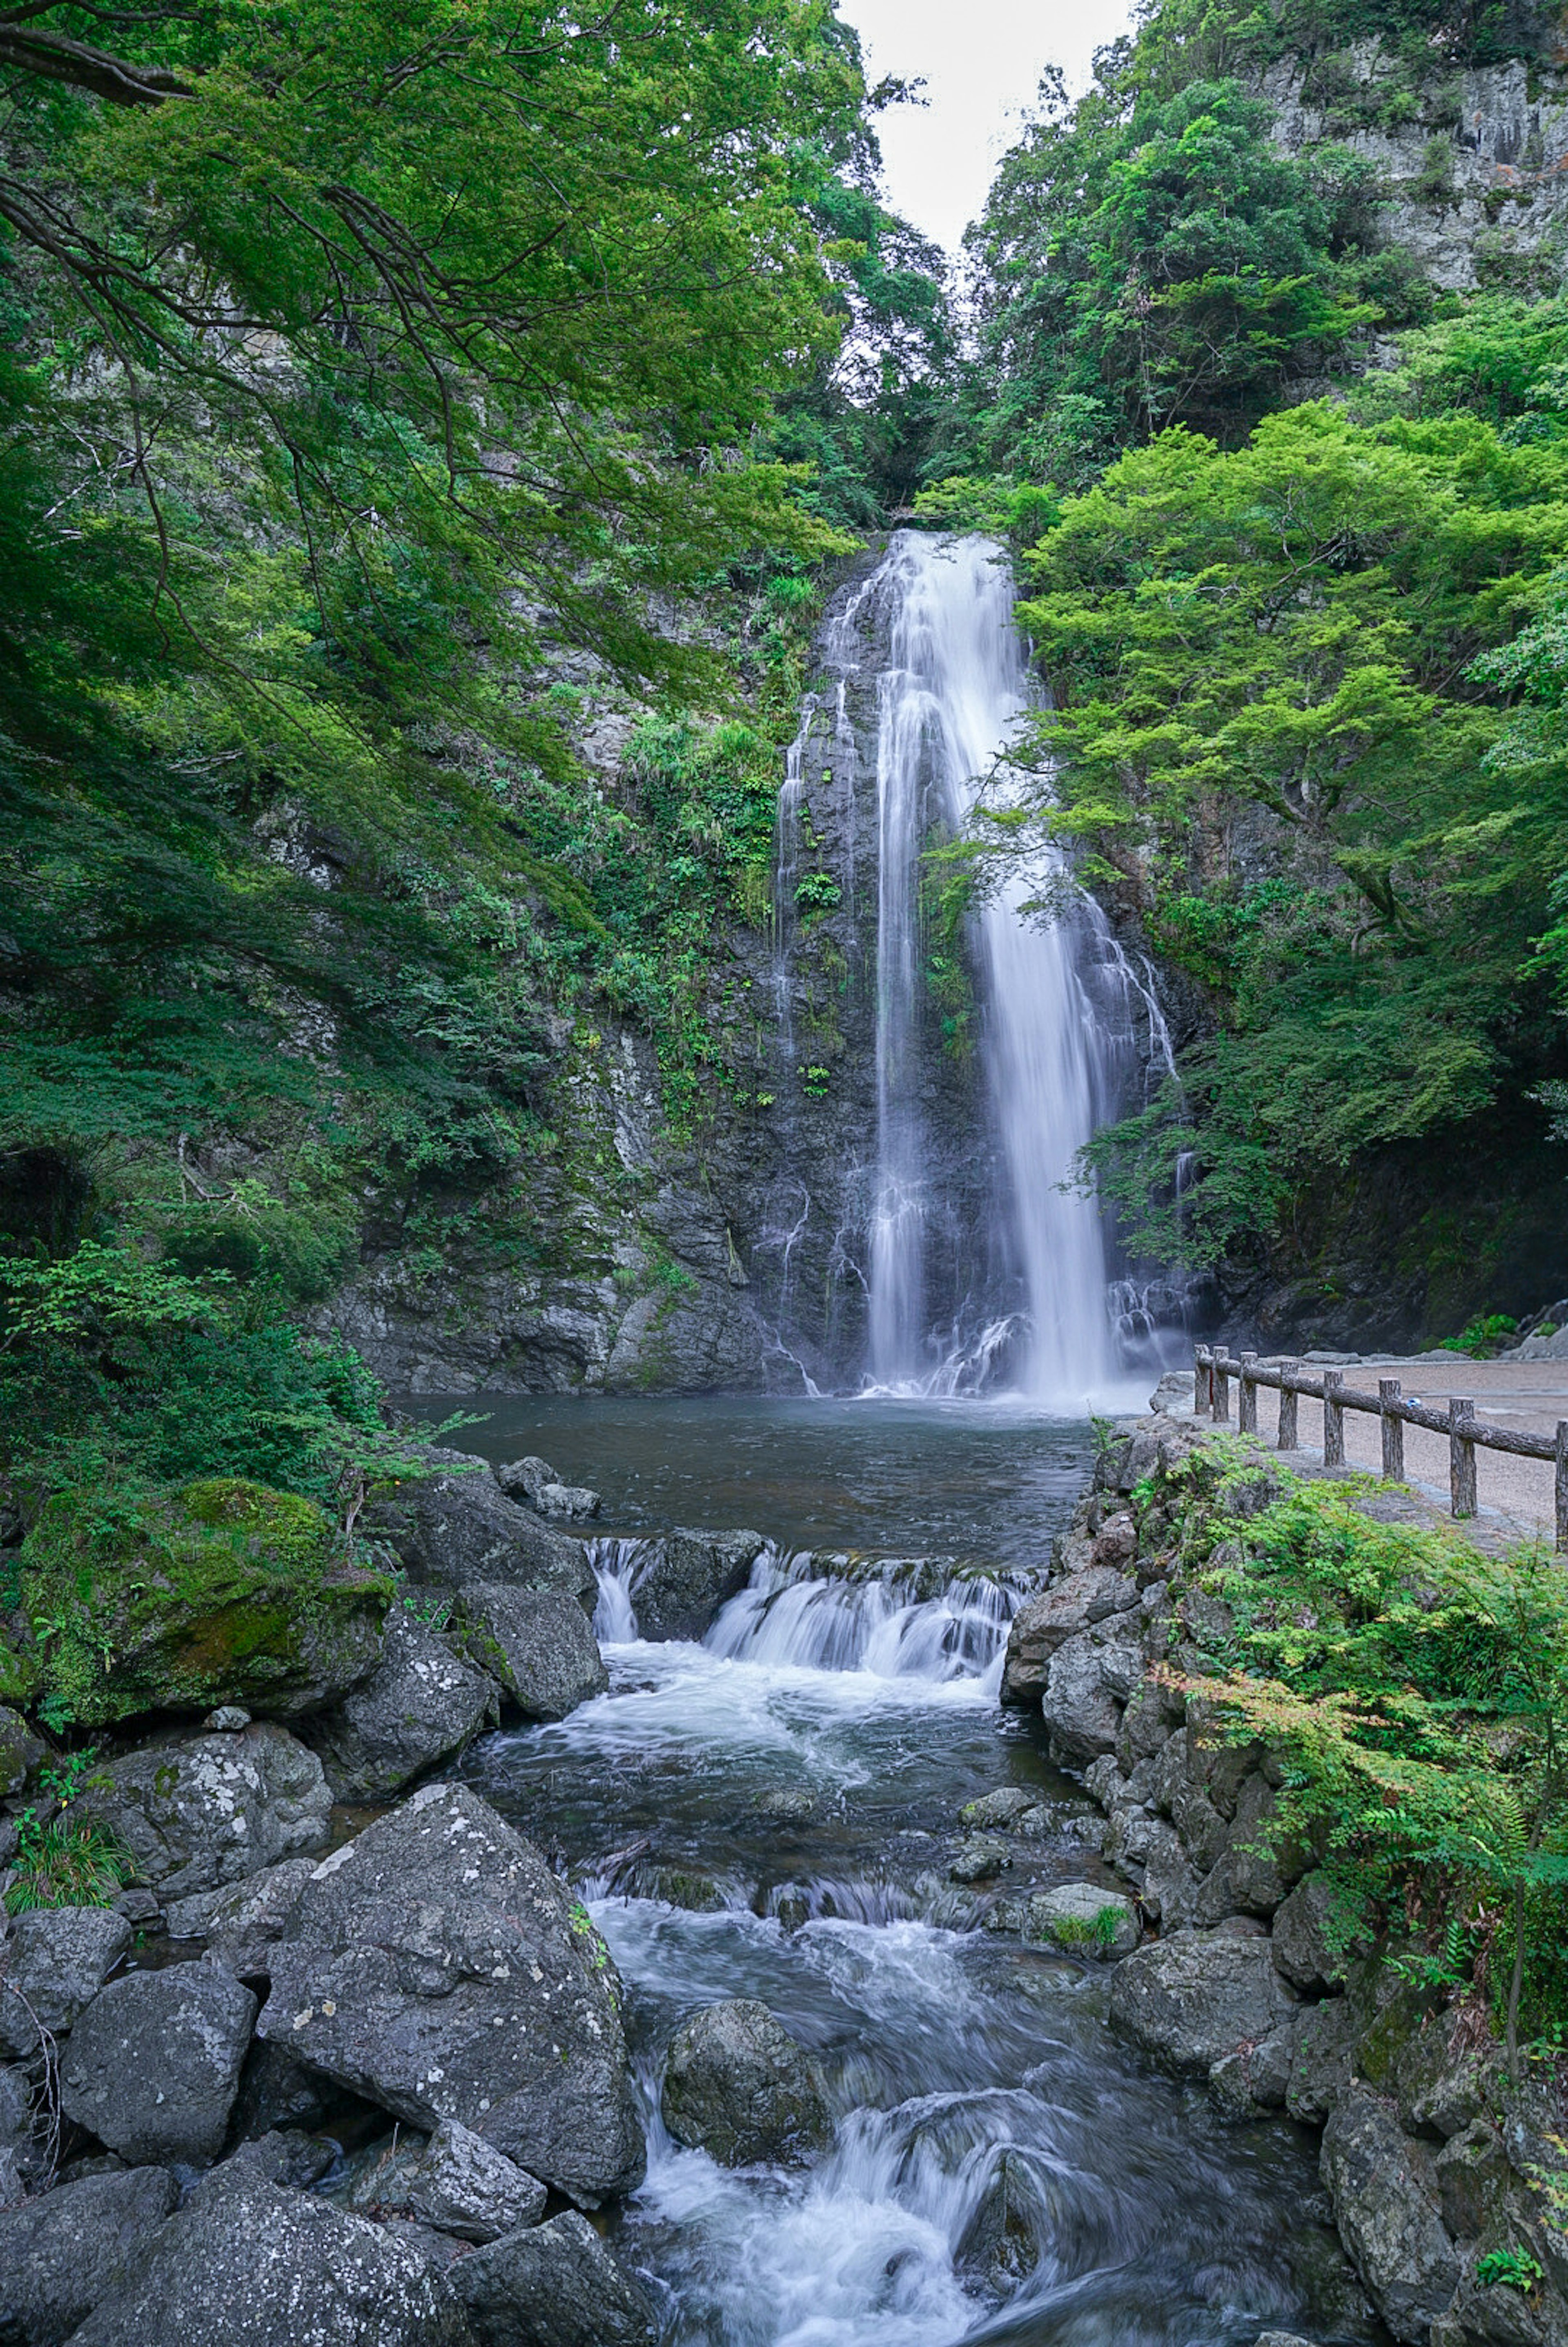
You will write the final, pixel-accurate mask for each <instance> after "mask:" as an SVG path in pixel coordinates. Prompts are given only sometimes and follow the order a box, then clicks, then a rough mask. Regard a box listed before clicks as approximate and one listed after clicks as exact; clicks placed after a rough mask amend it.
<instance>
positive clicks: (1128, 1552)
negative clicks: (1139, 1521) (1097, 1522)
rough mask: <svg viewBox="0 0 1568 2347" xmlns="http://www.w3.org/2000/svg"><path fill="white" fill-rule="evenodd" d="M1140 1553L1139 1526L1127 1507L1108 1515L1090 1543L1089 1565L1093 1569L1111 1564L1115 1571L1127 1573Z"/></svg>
mask: <svg viewBox="0 0 1568 2347" xmlns="http://www.w3.org/2000/svg"><path fill="white" fill-rule="evenodd" d="M1137 1553H1138V1528H1137V1526H1136V1524H1135V1522H1133V1519H1132V1517H1131V1516H1130V1515H1129V1514H1128V1512H1127V1511H1126V1510H1125V1508H1120V1509H1118V1510H1117V1512H1116V1513H1115V1515H1114V1516H1107V1517H1106V1518H1105V1522H1104V1523H1103V1524H1102V1525H1101V1526H1100V1529H1099V1531H1098V1532H1096V1533H1095V1537H1094V1539H1093V1540H1092V1541H1091V1542H1090V1543H1089V1566H1090V1570H1091V1571H1093V1570H1094V1569H1095V1567H1097V1566H1100V1565H1107V1564H1108V1565H1109V1566H1110V1567H1111V1569H1112V1570H1113V1572H1115V1573H1125V1571H1126V1569H1127V1567H1128V1565H1130V1564H1131V1563H1132V1561H1133V1559H1134V1557H1135V1556H1136V1554H1137Z"/></svg>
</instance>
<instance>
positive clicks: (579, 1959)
mask: <svg viewBox="0 0 1568 2347" xmlns="http://www.w3.org/2000/svg"><path fill="white" fill-rule="evenodd" d="M271 1961H272V1994H271V1996H270V1999H269V2001H268V2003H267V2004H266V2006H265V2008H264V2009H263V2012H262V2014H261V2019H260V2034H261V2036H263V2037H264V2038H266V2039H268V2040H269V2041H270V2042H271V2043H273V2044H276V2045H281V2046H283V2047H285V2048H287V2050H288V2051H289V2052H290V2054H291V2055H293V2056H294V2057H295V2058H296V2059H299V2060H303V2061H305V2062H308V2063H309V2064H310V2065H311V2066H312V2067H313V2068H315V2069H318V2070H321V2071H324V2072H325V2073H326V2074H327V2075H328V2076H329V2077H332V2078H336V2079H338V2080H339V2081H340V2082H341V2084H342V2085H344V2086H350V2087H352V2088H353V2089H354V2090H355V2091H356V2092H357V2093H360V2094H362V2095H364V2096H368V2097H369V2098H370V2099H371V2100H372V2102H377V2103H380V2104H381V2105H382V2107H383V2108H384V2109H386V2110H389V2111H392V2113H393V2114H394V2115H395V2116H398V2117H400V2118H402V2119H406V2120H408V2121H409V2122H410V2124H411V2125H412V2126H414V2127H423V2128H433V2127H438V2126H439V2125H440V2124H441V2122H442V2120H443V2119H449V2118H455V2119H459V2120H461V2121H462V2123H463V2126H465V2127H472V2128H473V2130H474V2132H475V2133H476V2134H479V2135H482V2136H484V2137H485V2138H486V2139H487V2140H488V2141H489V2142H491V2143H494V2145H495V2146H496V2147H497V2148H498V2149H500V2150H502V2151H504V2152H505V2153H506V2155H507V2157H509V2158H512V2159H514V2160H515V2161H516V2162H517V2163H518V2165H519V2166H520V2167H522V2168H526V2169H527V2170H528V2172H529V2173H530V2175H534V2176H537V2177H540V2178H543V2179H544V2180H545V2182H546V2183H549V2184H553V2185H555V2187H556V2188H558V2189H559V2190H561V2191H563V2192H565V2193H568V2194H570V2195H571V2196H572V2197H574V2198H583V2199H594V2198H598V2197H601V2196H605V2195H608V2194H613V2193H617V2192H624V2191H627V2190H629V2189H630V2188H631V2187H632V2186H633V2185H634V2184H635V2183H636V2181H637V2179H638V2178H639V2177H640V2176H641V2174H642V2169H643V2142H642V2128H641V2125H640V2123H639V2120H638V2117H637V2111H636V2098H635V2096H634V2095H633V2092H632V2086H631V2075H630V2065H629V2062H628V2059H627V2055H626V2038H625V2036H624V2034H623V2033H622V2029H621V2024H620V2017H619V2014H618V2011H617V2009H616V1989H615V1982H614V1973H613V1969H612V1967H611V1965H610V1963H609V1958H608V1955H607V1953H606V1950H605V1948H604V1943H603V1942H602V1941H601V1940H600V1939H599V1937H598V1935H597V1933H596V1932H595V1931H594V1929H593V1926H592V1925H591V1924H590V1923H589V1922H588V1920H587V1917H586V1915H585V1913H584V1912H583V1911H582V1910H581V1909H580V1908H579V1907H576V1906H575V1904H574V1902H573V1901H572V1899H571V1897H570V1894H569V1893H568V1892H567V1891H566V1889H565V1886H564V1885H563V1884H562V1883H561V1882H560V1881H558V1880H557V1879H556V1877H555V1875H554V1874H553V1873H552V1872H551V1871H550V1869H549V1867H548V1866H547V1865H546V1864H545V1860H544V1859H543V1858H542V1857H541V1856H540V1854H539V1852H538V1851H537V1850H535V1848H534V1846H533V1845H532V1843H530V1842H527V1841H524V1839H523V1837H522V1836H521V1834H518V1833H516V1832H514V1830H513V1829H512V1828H511V1827H510V1826H509V1825H508V1824H507V1823H506V1822H505V1820H504V1819H503V1818H500V1817H498V1816H497V1815H496V1813H495V1811H494V1809H491V1808H490V1807H489V1805H488V1804H487V1803H486V1802H484V1801H482V1800H481V1799H479V1797H478V1795H477V1794H475V1793H472V1792H470V1791H469V1790H468V1789H467V1788H466V1787H464V1786H460V1785H427V1786H424V1787H423V1788H421V1789H420V1790H419V1791H418V1792H416V1793H414V1794H412V1795H411V1796H410V1798H409V1799H407V1800H406V1801H405V1802H404V1803H403V1805H402V1808H401V1809H394V1810H392V1812H391V1813H390V1814H389V1815H388V1816H386V1817H384V1818H379V1819H377V1820H376V1821H375V1823H374V1824H373V1825H371V1826H367V1827H366V1829H365V1830H364V1831H363V1833H361V1834H360V1835H358V1836H357V1837H356V1839H355V1840H352V1841H351V1842H348V1843H346V1844H345V1845H344V1847H343V1848H342V1849H341V1850H336V1851H334V1852H333V1854H332V1856H331V1858H330V1859H328V1860H324V1861H323V1862H322V1864H321V1865H320V1866H318V1868H317V1869H316V1871H315V1874H314V1875H313V1877H312V1878H311V1881H310V1882H309V1883H308V1884H307V1885H306V1887H305V1891H304V1894H303V1896H302V1897H301V1899H300V1903H299V1906H298V1907H297V1908H296V1909H295V1911H294V1913H293V1916H292V1917H291V1919H290V1924H289V1927H288V1931H287V1932H286V1935H285V1936H284V1937H283V1938H282V1939H281V1940H280V1942H278V1944H277V1946H276V1948H275V1949H274V1951H273V1954H272V1960H271Z"/></svg>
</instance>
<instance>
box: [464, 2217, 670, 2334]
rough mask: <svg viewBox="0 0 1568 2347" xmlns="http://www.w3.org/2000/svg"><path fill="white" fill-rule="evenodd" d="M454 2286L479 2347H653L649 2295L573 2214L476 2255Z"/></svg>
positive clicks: (512, 2236)
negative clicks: (466, 2312)
mask: <svg viewBox="0 0 1568 2347" xmlns="http://www.w3.org/2000/svg"><path fill="white" fill-rule="evenodd" d="M452 2281H453V2287H454V2289H455V2290H456V2291H457V2294H458V2296H459V2297H460V2298H461V2299H462V2301H463V2304H464V2306H465V2307H466V2308H467V2309H468V2311H469V2314H470V2316H471V2318H472V2320H473V2328H474V2330H475V2332H477V2333H478V2335H479V2337H480V2338H481V2339H482V2340H483V2341H484V2347H653V2341H654V2335H655V2332H654V2316H653V2309H652V2307H651V2305H650V2304H649V2302H648V2298H647V2292H646V2291H644V2290H643V2288H642V2285H641V2284H640V2283H639V2282H637V2281H635V2280H633V2279H632V2277H631V2276H630V2275H629V2274H628V2273H626V2271H625V2270H624V2269H623V2268H622V2267H621V2266H619V2265H618V2264H617V2263H616V2260H615V2259H614V2258H613V2257H612V2256H611V2255H610V2252H609V2251H608V2250H606V2247H605V2245H604V2243H603V2242H602V2241H601V2240H600V2239H599V2237H598V2235H597V2234H596V2232H595V2230H594V2229H593V2227H592V2226H591V2225H590V2224H589V2223H588V2221H587V2219H586V2218H585V2217H580V2216H579V2215H578V2214H577V2212H576V2210H575V2209H567V2210H566V2212H565V2215H564V2216H560V2217H554V2218H552V2219H551V2220H550V2222H549V2224H547V2225H535V2226H534V2227H533V2228H531V2229H528V2230H526V2231H522V2232H515V2233H508V2234H507V2235H506V2236H505V2237H504V2239H501V2240H499V2241H495V2242H493V2243H492V2244H491V2246H490V2247H489V2248H488V2249H484V2250H474V2251H473V2254H472V2255H471V2256H469V2257H466V2258H463V2259H462V2260H460V2261H459V2262H458V2263H457V2264H456V2265H455V2266H453V2269H452Z"/></svg>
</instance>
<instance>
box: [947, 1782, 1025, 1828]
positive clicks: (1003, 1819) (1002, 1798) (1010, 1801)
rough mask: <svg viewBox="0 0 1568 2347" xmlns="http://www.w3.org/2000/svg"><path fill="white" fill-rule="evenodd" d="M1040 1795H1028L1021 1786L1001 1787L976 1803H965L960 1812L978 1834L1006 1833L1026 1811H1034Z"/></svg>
mask: <svg viewBox="0 0 1568 2347" xmlns="http://www.w3.org/2000/svg"><path fill="white" fill-rule="evenodd" d="M1039 1798H1040V1797H1039V1795H1038V1793H1026V1792H1025V1791H1024V1790H1023V1787H1022V1786H1020V1785H999V1786H998V1787H997V1788H996V1790H995V1792H994V1793H982V1794H981V1796H980V1798H979V1799H978V1800H975V1801H965V1803H964V1805H963V1807H962V1809H960V1811H959V1816H960V1817H961V1818H962V1820H963V1822H964V1824H965V1825H966V1826H968V1827H970V1828H971V1829H972V1830H973V1831H974V1832H976V1833H987V1832H994V1831H996V1830H997V1829H1001V1830H1002V1831H1003V1832H1005V1831H1006V1830H1007V1829H1008V1828H1009V1827H1012V1826H1015V1825H1016V1824H1017V1821H1018V1819H1020V1818H1021V1817H1022V1816H1023V1813H1024V1811H1025V1810H1026V1809H1033V1806H1034V1804H1035V1802H1036V1801H1037V1800H1038V1799H1039Z"/></svg>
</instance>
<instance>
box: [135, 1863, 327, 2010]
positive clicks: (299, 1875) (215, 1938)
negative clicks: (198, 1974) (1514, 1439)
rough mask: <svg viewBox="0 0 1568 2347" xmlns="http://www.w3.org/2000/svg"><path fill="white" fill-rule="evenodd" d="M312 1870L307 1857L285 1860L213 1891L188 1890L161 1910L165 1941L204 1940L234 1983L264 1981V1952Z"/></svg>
mask: <svg viewBox="0 0 1568 2347" xmlns="http://www.w3.org/2000/svg"><path fill="white" fill-rule="evenodd" d="M315 1870H316V1861H315V1860H314V1859H313V1858H286V1859H285V1860H283V1862H282V1864H281V1865H280V1866H264V1867H263V1868H262V1869H261V1870H260V1872H259V1873H257V1874H248V1875H246V1876H244V1877H243V1879H242V1880H241V1881H239V1882H226V1883H223V1884H220V1885H219V1889H218V1890H216V1891H192V1892H191V1894H190V1896H189V1898H188V1899H175V1900H171V1901H169V1904H168V1907H167V1908H166V1909H165V1910H164V1919H163V1920H164V1929H165V1931H166V1932H168V1936H169V1938H170V1939H171V1940H205V1941H207V1942H208V1944H209V1952H211V1954H213V1955H214V1956H215V1957H217V1959H218V1961H219V1963H221V1964H222V1965H223V1966H224V1968H225V1970H226V1971H228V1972H231V1973H233V1974H234V1975H235V1977H236V1979H247V1978H249V1977H251V1976H255V1977H256V1978H258V1979H263V1980H264V1979H265V1978H266V1976H267V1972H268V1963H269V1958H268V1951H269V1949H270V1947H271V1944H272V1942H273V1941H274V1940H276V1939H277V1937H278V1934H279V1933H280V1932H281V1930H282V1928H283V1925H284V1923H285V1922H286V1921H287V1919H288V1917H289V1916H290V1914H291V1913H292V1911H293V1909H294V1907H295V1905H296V1904H297V1902H298V1901H299V1897H300V1892H301V1891H303V1889H304V1887H305V1885H306V1883H307V1882H309V1881H310V1880H311V1875H312V1874H313V1873H314V1872H315Z"/></svg>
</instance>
